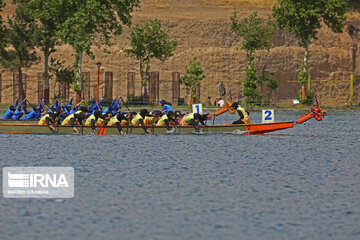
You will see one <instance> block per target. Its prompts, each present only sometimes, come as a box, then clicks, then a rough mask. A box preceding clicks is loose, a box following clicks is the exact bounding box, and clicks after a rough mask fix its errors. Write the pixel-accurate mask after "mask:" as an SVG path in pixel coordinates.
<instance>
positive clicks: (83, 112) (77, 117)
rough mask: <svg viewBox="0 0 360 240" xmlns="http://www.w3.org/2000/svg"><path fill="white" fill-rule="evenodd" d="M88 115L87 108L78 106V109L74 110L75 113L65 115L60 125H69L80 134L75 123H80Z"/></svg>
mask: <svg viewBox="0 0 360 240" xmlns="http://www.w3.org/2000/svg"><path fill="white" fill-rule="evenodd" d="M87 115H88V112H87V108H86V107H84V106H81V107H80V110H78V111H76V112H75V113H72V114H70V115H69V116H67V117H66V118H65V119H64V121H63V122H62V123H61V125H71V126H72V128H73V129H74V132H75V133H77V134H80V132H79V130H77V128H76V127H75V124H79V125H82V122H83V121H84V120H85V119H86V117H87Z"/></svg>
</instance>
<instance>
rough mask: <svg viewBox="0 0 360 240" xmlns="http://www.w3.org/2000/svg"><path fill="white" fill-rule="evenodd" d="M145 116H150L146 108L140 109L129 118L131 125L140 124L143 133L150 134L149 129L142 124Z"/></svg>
mask: <svg viewBox="0 0 360 240" xmlns="http://www.w3.org/2000/svg"><path fill="white" fill-rule="evenodd" d="M146 116H151V115H150V113H149V111H148V110H146V109H141V110H140V112H139V113H138V114H137V115H136V116H135V117H134V118H133V119H132V120H131V125H133V126H139V125H141V127H142V128H143V129H144V131H145V133H148V134H151V131H150V130H149V129H147V127H146V126H145V124H144V119H145V117H146Z"/></svg>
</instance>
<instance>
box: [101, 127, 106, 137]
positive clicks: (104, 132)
mask: <svg viewBox="0 0 360 240" xmlns="http://www.w3.org/2000/svg"><path fill="white" fill-rule="evenodd" d="M99 135H106V127H103V128H101V129H100V132H99Z"/></svg>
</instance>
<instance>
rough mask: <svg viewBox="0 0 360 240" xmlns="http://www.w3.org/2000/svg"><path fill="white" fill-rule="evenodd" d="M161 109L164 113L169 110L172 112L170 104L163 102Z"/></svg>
mask: <svg viewBox="0 0 360 240" xmlns="http://www.w3.org/2000/svg"><path fill="white" fill-rule="evenodd" d="M162 111H163V112H164V111H165V113H168V112H170V111H171V112H173V109H172V108H171V106H170V105H167V104H164V106H163V110H162ZM165 113H163V114H165Z"/></svg>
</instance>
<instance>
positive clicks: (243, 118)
mask: <svg viewBox="0 0 360 240" xmlns="http://www.w3.org/2000/svg"><path fill="white" fill-rule="evenodd" d="M230 107H231V108H232V109H233V110H234V111H235V110H236V112H237V114H238V115H239V117H240V118H239V120H237V121H234V122H233V123H232V124H249V123H250V117H249V115H250V114H249V112H248V111H247V110H245V108H243V107H241V105H240V104H238V103H237V102H234V103H233V104H232V105H231V106H230Z"/></svg>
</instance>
